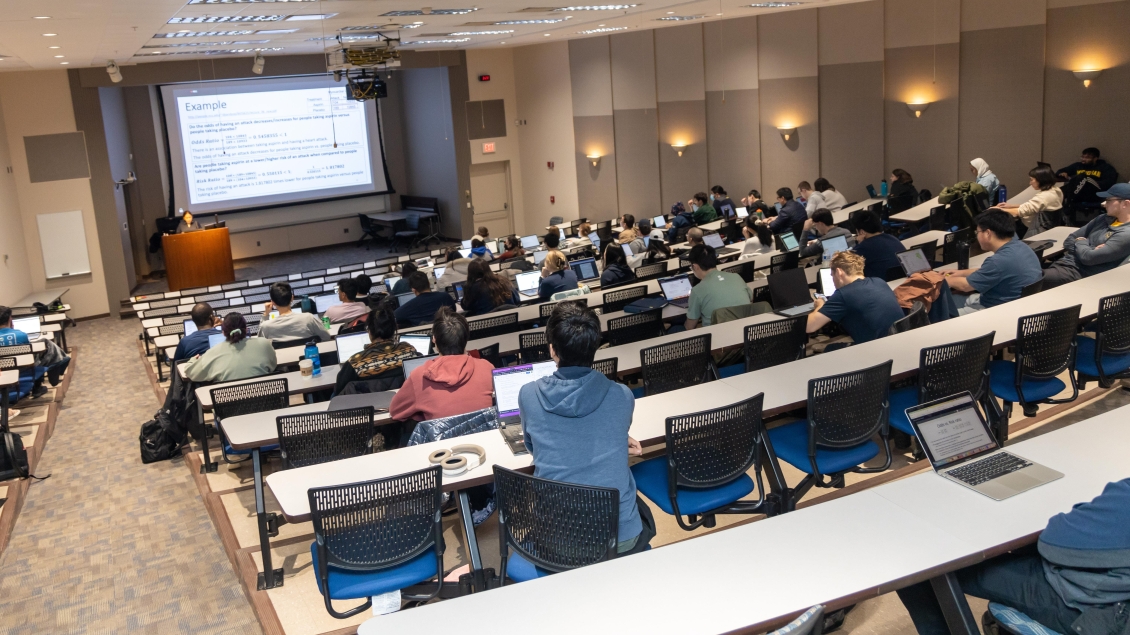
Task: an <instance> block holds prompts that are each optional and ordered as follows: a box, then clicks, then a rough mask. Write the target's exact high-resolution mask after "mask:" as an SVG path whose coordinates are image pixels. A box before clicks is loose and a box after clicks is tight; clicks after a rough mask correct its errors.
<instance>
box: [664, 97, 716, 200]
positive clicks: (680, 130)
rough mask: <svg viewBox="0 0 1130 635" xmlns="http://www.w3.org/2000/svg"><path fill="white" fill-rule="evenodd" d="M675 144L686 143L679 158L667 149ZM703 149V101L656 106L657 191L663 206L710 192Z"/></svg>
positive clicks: (704, 107) (704, 128)
mask: <svg viewBox="0 0 1130 635" xmlns="http://www.w3.org/2000/svg"><path fill="white" fill-rule="evenodd" d="M675 143H684V144H686V149H685V150H683V156H679V153H678V152H677V151H676V150H675V149H674V148H672V147H671V145H672V144H675ZM706 146H707V144H706V101H705V100H696V101H668V102H662V103H660V104H659V166H660V175H661V178H662V184H661V186H660V190H661V191H662V193H663V202H664V203H665V204H667V205H668V206H670V205H671V204H672V203H674V202H675V201H680V200H682V201H685V200H687V199H689V198H690V197H691V196H693V195H694V193H695V192H704V191H706V190H708V189H710V183H708V182H707V165H706V164H707V147H706Z"/></svg>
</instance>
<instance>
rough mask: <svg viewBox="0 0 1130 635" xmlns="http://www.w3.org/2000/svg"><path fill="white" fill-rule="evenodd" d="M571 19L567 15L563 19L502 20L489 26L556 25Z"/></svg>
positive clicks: (571, 17)
mask: <svg viewBox="0 0 1130 635" xmlns="http://www.w3.org/2000/svg"><path fill="white" fill-rule="evenodd" d="M571 19H573V16H571V15H567V16H565V17H563V18H543V19H541V20H503V21H501V22H491V23H490V24H494V25H497V26H504V25H510V24H557V23H558V22H564V21H565V20H571ZM483 24H485V23H483Z"/></svg>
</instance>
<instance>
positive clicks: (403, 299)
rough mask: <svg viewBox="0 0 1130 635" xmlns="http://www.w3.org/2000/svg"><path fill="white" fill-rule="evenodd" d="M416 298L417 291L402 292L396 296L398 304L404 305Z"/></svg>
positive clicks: (399, 305)
mask: <svg viewBox="0 0 1130 635" xmlns="http://www.w3.org/2000/svg"><path fill="white" fill-rule="evenodd" d="M415 299H416V294H415V293H401V294H400V295H398V296H396V306H398V307H402V306H404V305H405V304H408V303H409V302H411V301H412V300H415Z"/></svg>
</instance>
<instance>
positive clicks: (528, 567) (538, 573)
mask: <svg viewBox="0 0 1130 635" xmlns="http://www.w3.org/2000/svg"><path fill="white" fill-rule="evenodd" d="M547 575H553V572H552V571H546V570H545V569H539V568H538V567H536V566H534V563H532V562H530V561H529V560H526V559H525V558H523V557H522V556H521V555H519V554H518V552H517V551H511V552H510V557H509V558H507V559H506V577H508V578H510V579H511V580H513V581H515V582H525V581H527V580H533V579H535V578H544V577H545V576H547Z"/></svg>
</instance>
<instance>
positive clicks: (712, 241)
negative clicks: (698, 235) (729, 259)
mask: <svg viewBox="0 0 1130 635" xmlns="http://www.w3.org/2000/svg"><path fill="white" fill-rule="evenodd" d="M702 242H703V243H705V244H707V245H710V246H711V247H713V248H714V253H715V255H717V256H718V257H719V258H722V257H724V256H729V255H731V254H736V253H738V250H737V249H734V248H732V247H727V246H726V243H725V242H723V240H722V234H706V235H704V236H703V237H702Z"/></svg>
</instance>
